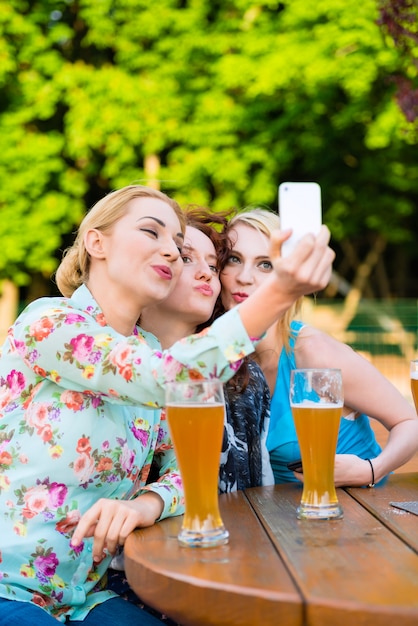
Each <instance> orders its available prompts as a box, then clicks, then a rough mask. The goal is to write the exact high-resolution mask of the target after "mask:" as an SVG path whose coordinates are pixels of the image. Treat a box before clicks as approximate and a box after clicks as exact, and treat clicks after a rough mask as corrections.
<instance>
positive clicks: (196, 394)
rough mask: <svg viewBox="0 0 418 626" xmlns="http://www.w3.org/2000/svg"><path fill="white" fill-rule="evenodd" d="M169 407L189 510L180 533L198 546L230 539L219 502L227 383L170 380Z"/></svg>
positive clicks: (167, 399) (168, 413)
mask: <svg viewBox="0 0 418 626" xmlns="http://www.w3.org/2000/svg"><path fill="white" fill-rule="evenodd" d="M166 413H167V420H168V427H169V430H170V435H171V438H172V441H173V445H174V451H175V453H176V457H177V462H178V466H179V469H180V474H181V477H182V481H183V488H184V499H185V513H184V518H183V525H182V529H181V532H180V534H179V536H178V539H179V541H180V543H182V544H183V545H187V546H194V547H211V546H216V545H221V544H224V543H227V541H228V536H229V533H228V531H227V530H226V529H225V527H224V525H223V522H222V518H221V515H220V513H219V504H218V475H219V463H220V457H221V448H222V439H223V432H224V419H225V403H224V397H223V387H222V383H221V382H220V381H217V380H214V381H212V380H210V381H196V382H193V381H192V382H186V383H169V384H168V385H167V389H166Z"/></svg>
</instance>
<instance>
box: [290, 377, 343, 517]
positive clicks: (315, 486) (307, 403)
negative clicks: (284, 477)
mask: <svg viewBox="0 0 418 626" xmlns="http://www.w3.org/2000/svg"><path fill="white" fill-rule="evenodd" d="M343 404H344V400H343V385H342V376H341V370H338V369H295V370H292V371H291V378H290V405H291V408H292V415H293V419H294V422H295V427H296V433H297V437H298V441H299V447H300V453H301V458H302V465H303V492H302V498H301V502H300V505H299V507H298V509H297V517H298V518H299V519H309V520H311V519H314V520H322V519H340V518H341V517H342V516H343V511H342V508H341V506H340V504H339V502H338V498H337V492H336V490H335V485H334V464H335V453H336V448H337V439H338V431H339V427H340V420H341V413H342V407H343Z"/></svg>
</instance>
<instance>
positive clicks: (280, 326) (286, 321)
mask: <svg viewBox="0 0 418 626" xmlns="http://www.w3.org/2000/svg"><path fill="white" fill-rule="evenodd" d="M237 224H246V225H247V226H250V227H251V228H254V229H255V230H258V231H259V232H260V233H262V234H263V235H266V237H269V238H270V236H271V233H272V232H273V230H277V229H278V228H280V218H279V216H278V215H277V213H273V212H272V211H269V210H267V209H260V208H256V209H246V210H244V211H241V212H240V213H237V214H236V215H234V217H233V218H232V219H231V220H229V223H228V227H227V232H229V231H230V230H231V229H233V228H234V226H236V225H237ZM302 302H303V297H301V298H298V300H296V302H295V303H294V304H293V306H291V307H290V309H288V311H286V313H285V314H284V315H283V317H282V318H281V319H280V320H279V321H278V322H277V326H276V329H277V335H278V337H280V338H281V340H282V342H283V345H284V346H285V349H286V350H289V347H290V346H289V338H290V332H291V331H290V323H291V321H292V320H293V319H294V318H295V317H296V315H297V314H298V312H299V311H300V309H301V306H302Z"/></svg>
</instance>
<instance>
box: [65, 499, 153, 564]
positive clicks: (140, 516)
mask: <svg viewBox="0 0 418 626" xmlns="http://www.w3.org/2000/svg"><path fill="white" fill-rule="evenodd" d="M163 508H164V505H163V501H162V499H161V498H160V496H159V495H158V494H156V493H153V492H151V491H149V492H148V493H144V494H142V495H140V496H138V498H136V499H135V500H112V499H105V498H101V499H100V500H98V501H97V502H96V503H95V504H94V505H93V506H92V507H91V508H90V509H89V510H88V511H86V513H84V515H82V517H81V518H80V521H79V522H78V524H77V526H76V529H75V531H74V534H73V537H72V540H71V545H72V546H74V547H76V546H78V545H80V544H81V543H82V541H83V539H84V538H85V537H94V542H93V559H94V561H95V562H96V563H99V562H100V561H102V560H103V558H104V557H105V556H106V553H105V550H107V551H108V553H110V554H115V552H116V550H117V548H118V546H123V545H124V543H125V541H126V538H127V536H128V535H129V534H130V533H131V532H132V531H133V530H134V529H135V528H137V527H139V526H152V524H154V522H155V520H157V519H158V518H159V517H160V515H161V513H162V512H163Z"/></svg>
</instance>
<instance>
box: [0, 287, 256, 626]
mask: <svg viewBox="0 0 418 626" xmlns="http://www.w3.org/2000/svg"><path fill="white" fill-rule="evenodd" d="M253 350H254V341H252V340H251V339H250V338H249V337H248V336H247V333H246V332H245V330H244V328H243V326H242V323H241V320H240V317H239V314H238V311H237V310H236V309H234V310H232V311H231V312H229V313H228V314H226V315H225V316H223V318H220V319H219V320H217V321H216V322H215V323H214V325H213V326H212V327H211V328H210V329H207V330H206V331H203V333H201V334H200V335H195V336H193V337H190V338H186V339H184V340H182V341H180V342H177V343H176V344H175V345H174V346H173V347H172V348H171V349H169V350H166V351H164V352H162V351H159V350H152V349H151V348H150V346H149V345H148V343H147V338H146V333H142V332H141V331H139V330H138V329H133V333H132V335H131V336H129V337H123V336H122V335H120V334H118V333H116V332H115V331H114V330H113V329H112V328H111V327H110V326H108V325H107V323H106V320H105V318H104V315H103V313H102V311H101V310H100V308H99V307H98V305H97V303H96V302H95V301H94V299H93V297H92V295H91V294H90V292H89V290H88V289H87V287H85V286H82V287H80V288H79V289H78V290H77V291H76V292H75V293H74V294H73V296H72V298H70V299H66V298H42V299H40V300H38V301H36V302H34V303H32V304H31V305H29V307H27V309H26V310H25V311H24V312H23V313H22V314H21V315H20V317H19V318H18V319H17V320H16V322H15V324H14V325H13V327H12V328H11V329H10V331H9V335H8V338H7V339H6V342H5V344H4V346H3V348H2V353H1V358H0V469H1V472H0V536H1V547H0V596H1V597H5V598H8V599H15V600H20V601H29V602H34V603H35V604H38V605H39V606H42V607H43V608H44V609H45V610H47V611H49V613H51V614H52V615H53V616H55V617H57V618H58V619H59V620H60V621H62V622H64V621H65V620H66V618H67V617H70V618H72V619H77V620H79V619H83V616H85V615H86V614H87V612H88V611H89V610H90V609H91V608H92V607H93V606H95V605H96V604H97V603H99V602H102V601H104V600H106V599H108V598H109V597H112V596H113V595H114V594H113V593H112V592H111V591H109V590H106V589H104V588H102V587H103V584H102V579H103V576H104V574H105V572H106V569H107V567H108V565H109V562H110V556H107V557H106V558H105V559H104V560H103V561H102V562H101V563H99V564H93V560H92V540H91V539H90V538H88V539H87V538H86V539H85V540H84V542H83V543H82V544H81V545H80V546H79V547H77V548H73V547H72V546H71V536H72V532H73V530H74V527H75V526H76V524H77V522H78V520H79V518H80V516H81V515H82V514H83V513H84V512H85V511H86V510H87V509H88V508H90V506H91V505H92V504H93V503H94V502H95V501H97V500H98V499H99V498H117V499H131V498H135V497H136V496H138V495H139V494H141V493H142V492H143V490H144V489H146V490H152V491H155V492H157V493H158V494H159V495H160V496H161V497H162V499H163V501H164V510H163V513H162V516H161V517H162V518H163V517H166V516H169V515H176V514H180V513H182V512H183V491H182V485H181V480H180V477H179V473H178V468H177V463H176V460H175V456H174V453H173V449H172V444H171V441H170V439H169V436H168V430H167V425H166V422H165V420H164V419H162V418H161V411H160V407H161V406H162V405H163V403H164V384H165V382H166V381H167V380H184V379H188V378H201V377H207V378H210V377H217V378H220V379H221V380H223V381H226V380H228V379H229V378H230V377H231V376H232V375H233V373H234V371H235V370H236V368H237V367H238V366H239V364H240V359H242V358H243V357H244V356H245V355H246V354H249V353H251V352H252V351H253ZM154 457H155V458H157V459H158V463H159V468H158V469H159V478H158V480H157V481H154V482H151V483H148V484H147V480H148V475H149V470H150V467H151V463H152V461H153V459H154Z"/></svg>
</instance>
